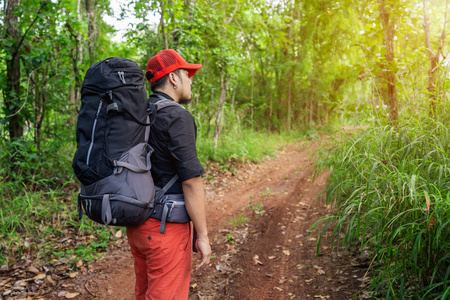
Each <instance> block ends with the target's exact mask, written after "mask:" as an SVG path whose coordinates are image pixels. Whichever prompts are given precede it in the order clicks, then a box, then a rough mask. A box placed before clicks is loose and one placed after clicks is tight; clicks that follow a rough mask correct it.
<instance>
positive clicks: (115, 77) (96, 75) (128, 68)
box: [81, 57, 144, 93]
mask: <svg viewBox="0 0 450 300" xmlns="http://www.w3.org/2000/svg"><path fill="white" fill-rule="evenodd" d="M143 84H144V74H143V71H142V70H141V69H140V68H139V66H138V65H137V64H136V63H135V62H134V61H132V60H129V59H126V58H121V57H109V58H106V59H103V60H101V61H99V62H97V63H95V64H93V65H92V66H91V67H90V68H89V69H88V71H87V72H86V76H85V77H84V81H83V86H82V89H81V90H82V93H83V90H84V89H85V88H90V89H99V88H101V89H102V90H111V89H114V88H116V87H119V86H123V85H132V86H140V85H143Z"/></svg>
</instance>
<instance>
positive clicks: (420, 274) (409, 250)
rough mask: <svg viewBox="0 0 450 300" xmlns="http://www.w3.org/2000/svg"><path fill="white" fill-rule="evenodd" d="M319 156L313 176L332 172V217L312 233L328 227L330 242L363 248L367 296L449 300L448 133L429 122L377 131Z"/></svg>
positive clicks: (341, 144) (330, 187) (348, 141)
mask: <svg viewBox="0 0 450 300" xmlns="http://www.w3.org/2000/svg"><path fill="white" fill-rule="evenodd" d="M325 155H326V156H325V158H323V159H321V160H320V161H319V162H318V169H317V171H320V170H321V169H323V168H329V169H330V170H331V174H330V178H329V182H328V185H327V201H328V202H329V203H333V204H334V205H335V207H336V212H335V214H334V215H333V216H330V217H327V218H324V219H322V220H320V221H319V222H317V223H316V224H314V225H313V228H315V227H317V226H318V225H319V224H322V225H324V227H323V228H327V227H328V226H330V225H335V229H334V231H333V243H342V244H343V245H344V246H347V247H348V246H359V247H360V248H361V249H369V251H370V252H371V253H372V264H371V272H372V275H373V278H372V285H371V289H372V290H373V291H374V295H383V296H382V297H383V298H385V299H419V298H420V299H437V298H439V299H445V298H446V297H448V296H449V295H450V288H449V285H450V137H449V129H448V128H447V127H446V126H444V125H442V124H439V123H436V122H429V123H428V124H420V126H411V125H410V126H407V127H406V126H405V128H404V129H400V130H398V131H396V130H394V129H392V128H390V127H378V128H374V129H371V130H367V131H365V132H364V133H362V134H360V135H359V136H356V137H355V138H351V139H348V140H346V141H343V142H341V143H340V145H339V146H336V147H334V148H333V149H331V150H330V151H329V152H327V153H326V154H325ZM324 231H325V230H322V232H321V233H320V234H321V235H322V234H323V233H324ZM341 233H344V234H343V236H344V238H343V239H340V238H339V235H340V234H341ZM319 243H320V239H319ZM445 295H446V296H445ZM440 297H443V298H440Z"/></svg>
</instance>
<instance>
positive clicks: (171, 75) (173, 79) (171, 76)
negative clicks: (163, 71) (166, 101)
mask: <svg viewBox="0 0 450 300" xmlns="http://www.w3.org/2000/svg"><path fill="white" fill-rule="evenodd" d="M169 81H170V83H171V84H172V85H177V78H176V76H175V73H169Z"/></svg>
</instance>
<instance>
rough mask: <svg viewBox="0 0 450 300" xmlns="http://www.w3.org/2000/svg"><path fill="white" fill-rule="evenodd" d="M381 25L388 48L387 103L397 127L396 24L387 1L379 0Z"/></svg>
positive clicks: (386, 72)
mask: <svg viewBox="0 0 450 300" xmlns="http://www.w3.org/2000/svg"><path fill="white" fill-rule="evenodd" d="M378 4H379V6H378V7H379V10H380V18H381V23H382V25H383V28H384V46H385V47H386V69H387V70H386V71H385V72H384V79H385V80H386V82H387V99H386V103H387V105H388V107H389V109H390V113H389V120H390V122H391V124H392V125H394V126H395V125H397V121H398V108H397V89H396V86H395V74H394V72H393V71H392V70H393V64H394V35H395V23H394V22H390V21H389V18H390V15H389V13H388V11H387V9H386V7H387V6H388V5H387V4H386V2H385V0H378Z"/></svg>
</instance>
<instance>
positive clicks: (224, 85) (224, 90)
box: [214, 70, 230, 149]
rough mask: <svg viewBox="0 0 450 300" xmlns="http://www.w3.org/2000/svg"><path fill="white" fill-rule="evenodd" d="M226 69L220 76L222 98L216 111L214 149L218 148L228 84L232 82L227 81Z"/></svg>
mask: <svg viewBox="0 0 450 300" xmlns="http://www.w3.org/2000/svg"><path fill="white" fill-rule="evenodd" d="M224 77H225V71H224V70H223V71H222V76H221V77H220V98H219V106H218V107H217V113H216V126H215V127H214V149H217V145H218V142H219V134H220V121H221V119H222V111H223V105H224V104H225V99H226V97H227V86H228V84H229V83H230V79H228V80H227V82H225V78H224Z"/></svg>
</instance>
